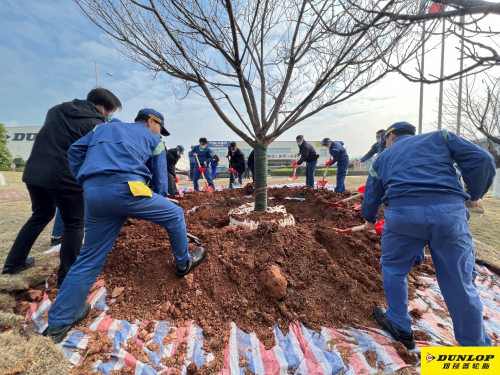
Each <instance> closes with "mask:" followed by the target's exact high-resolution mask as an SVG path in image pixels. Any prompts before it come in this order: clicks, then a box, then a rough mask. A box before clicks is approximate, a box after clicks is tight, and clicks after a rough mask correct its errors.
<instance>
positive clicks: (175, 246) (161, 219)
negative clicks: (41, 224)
mask: <svg viewBox="0 0 500 375" xmlns="http://www.w3.org/2000/svg"><path fill="white" fill-rule="evenodd" d="M83 195H84V198H85V243H84V245H83V247H82V249H81V251H80V255H79V256H78V259H77V260H76V262H75V264H73V266H72V267H71V269H70V271H69V273H68V275H67V276H66V279H65V280H64V283H63V284H62V287H61V289H60V291H59V293H58V295H57V299H56V301H55V303H54V305H53V306H52V307H51V308H50V311H49V326H50V327H59V326H62V325H66V324H70V323H73V322H74V321H75V320H76V319H77V317H78V315H79V314H80V313H81V311H82V310H83V307H84V305H85V301H86V299H87V296H88V294H89V291H90V288H91V287H92V285H93V284H94V282H95V280H96V278H97V276H98V275H99V273H100V272H101V269H102V266H103V265H104V262H105V261H106V258H107V256H108V253H109V251H110V250H111V248H112V247H113V244H114V243H115V241H116V238H117V237H118V234H119V233H120V230H121V228H122V226H123V223H124V222H125V220H126V219H127V218H129V217H133V218H136V219H142V220H147V221H152V222H154V223H156V224H158V225H160V226H162V227H163V228H165V229H166V230H167V233H168V238H169V240H170V245H171V247H172V251H173V253H174V259H175V263H176V264H177V265H180V264H184V263H186V262H187V261H189V259H190V255H189V252H188V239H187V232H186V223H185V221H184V213H183V211H182V209H181V208H180V207H178V206H176V205H175V204H173V203H172V202H170V201H169V200H168V199H166V198H163V197H162V196H161V195H158V194H155V193H153V196H152V197H143V196H133V195H132V193H131V192H130V188H129V185H128V184H116V185H109V186H99V187H90V188H86V189H85V191H84V193H83ZM164 256H168V254H165V255H164ZM165 272H169V271H168V270H165Z"/></svg>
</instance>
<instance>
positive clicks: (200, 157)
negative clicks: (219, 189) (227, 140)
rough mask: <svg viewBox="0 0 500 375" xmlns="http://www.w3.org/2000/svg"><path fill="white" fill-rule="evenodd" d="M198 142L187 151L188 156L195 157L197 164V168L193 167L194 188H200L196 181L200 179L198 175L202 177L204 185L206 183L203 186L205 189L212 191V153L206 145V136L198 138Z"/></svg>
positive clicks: (213, 186) (213, 187)
mask: <svg viewBox="0 0 500 375" xmlns="http://www.w3.org/2000/svg"><path fill="white" fill-rule="evenodd" d="M199 143H200V144H199V145H197V146H194V147H193V149H192V150H191V151H190V152H189V153H188V155H189V156H193V157H194V158H195V159H196V162H197V164H198V168H194V170H193V172H194V173H193V186H194V190H196V191H198V190H200V186H199V184H198V181H199V180H200V177H202V178H203V177H204V179H205V181H206V185H208V186H205V187H206V189H207V190H210V189H211V191H214V190H215V185H214V182H213V180H212V169H211V163H212V158H213V155H214V153H213V151H212V150H211V149H210V147H208V146H207V143H208V141H207V139H206V138H200V140H199ZM202 174H203V176H202Z"/></svg>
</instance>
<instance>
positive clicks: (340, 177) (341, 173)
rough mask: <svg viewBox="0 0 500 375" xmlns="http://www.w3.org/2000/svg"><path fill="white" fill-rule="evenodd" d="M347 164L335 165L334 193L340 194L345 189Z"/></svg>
mask: <svg viewBox="0 0 500 375" xmlns="http://www.w3.org/2000/svg"><path fill="white" fill-rule="evenodd" d="M347 164H348V163H343V164H338V163H337V186H335V190H334V191H335V192H336V193H342V192H344V191H345V190H346V189H345V183H344V182H345V176H346V175H347Z"/></svg>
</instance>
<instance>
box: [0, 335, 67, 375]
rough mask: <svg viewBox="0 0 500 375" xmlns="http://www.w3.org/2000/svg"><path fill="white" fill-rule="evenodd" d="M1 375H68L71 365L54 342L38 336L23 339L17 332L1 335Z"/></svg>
mask: <svg viewBox="0 0 500 375" xmlns="http://www.w3.org/2000/svg"><path fill="white" fill-rule="evenodd" d="M0 348H2V355H1V356H0V374H19V373H23V374H30V375H66V374H69V373H70V365H69V362H68V361H67V360H66V358H65V356H64V353H63V352H62V351H61V349H59V347H58V346H56V345H55V344H54V343H52V341H51V340H50V339H49V338H47V337H43V336H42V335H38V334H31V335H29V336H28V337H22V336H20V335H19V334H18V333H16V332H11V333H10V334H3V335H0Z"/></svg>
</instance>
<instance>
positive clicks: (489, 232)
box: [469, 198, 500, 259]
mask: <svg viewBox="0 0 500 375" xmlns="http://www.w3.org/2000/svg"><path fill="white" fill-rule="evenodd" d="M483 207H484V215H478V214H471V217H470V220H469V227H470V230H471V233H472V236H473V237H474V239H475V240H477V241H479V242H480V243H482V244H485V245H487V246H489V247H491V248H492V249H493V250H495V251H496V253H497V259H500V199H497V198H484V199H483Z"/></svg>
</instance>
